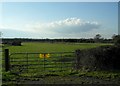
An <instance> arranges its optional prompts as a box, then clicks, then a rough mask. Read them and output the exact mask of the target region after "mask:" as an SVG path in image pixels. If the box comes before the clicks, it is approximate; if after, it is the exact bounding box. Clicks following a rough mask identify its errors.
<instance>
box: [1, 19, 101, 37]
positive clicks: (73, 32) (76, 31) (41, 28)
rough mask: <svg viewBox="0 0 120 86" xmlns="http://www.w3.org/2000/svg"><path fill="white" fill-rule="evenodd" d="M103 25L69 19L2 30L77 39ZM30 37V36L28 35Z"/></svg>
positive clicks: (9, 26) (15, 26)
mask: <svg viewBox="0 0 120 86" xmlns="http://www.w3.org/2000/svg"><path fill="white" fill-rule="evenodd" d="M100 27H101V25H100V24H99V23H98V22H96V21H86V20H82V19H80V18H67V19H64V20H59V21H53V22H47V23H42V22H37V23H35V22H34V23H33V22H32V23H28V24H22V25H21V24H9V25H8V24H4V25H3V26H2V27H1V30H3V31H4V30H5V31H7V30H8V31H9V30H12V32H13V33H14V31H18V32H19V31H20V32H21V33H24V34H26V33H27V34H31V36H32V35H34V36H36V37H77V36H81V35H80V34H83V33H91V32H92V31H94V30H98V29H99V30H100ZM28 36H29V35H28Z"/></svg>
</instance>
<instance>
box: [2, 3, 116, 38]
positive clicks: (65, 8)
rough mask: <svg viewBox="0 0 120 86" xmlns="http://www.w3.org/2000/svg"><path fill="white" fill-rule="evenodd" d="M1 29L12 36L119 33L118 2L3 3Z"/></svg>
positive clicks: (3, 32)
mask: <svg viewBox="0 0 120 86" xmlns="http://www.w3.org/2000/svg"><path fill="white" fill-rule="evenodd" d="M0 4H1V5H0V8H1V10H2V11H0V12H1V13H0V16H1V19H0V22H1V24H0V31H1V32H2V37H7V38H8V37H9V38H93V37H94V36H95V35H96V34H101V35H102V37H104V38H111V37H112V35H113V34H118V2H3V3H0Z"/></svg>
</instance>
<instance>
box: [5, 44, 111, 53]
mask: <svg viewBox="0 0 120 86" xmlns="http://www.w3.org/2000/svg"><path fill="white" fill-rule="evenodd" d="M104 45H111V44H108V43H106V44H105V43H38V42H28V43H27V42H26V43H22V46H7V47H5V48H8V49H9V50H10V53H14V52H72V51H73V52H74V51H75V50H76V49H89V48H95V47H98V46H104Z"/></svg>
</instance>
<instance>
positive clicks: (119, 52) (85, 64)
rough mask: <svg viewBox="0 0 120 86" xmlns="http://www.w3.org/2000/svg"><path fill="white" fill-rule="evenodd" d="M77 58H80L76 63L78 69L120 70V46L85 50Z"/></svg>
mask: <svg viewBox="0 0 120 86" xmlns="http://www.w3.org/2000/svg"><path fill="white" fill-rule="evenodd" d="M77 58H80V60H79V61H76V62H77V64H78V65H77V67H76V68H78V69H80V68H83V69H89V70H120V66H119V65H120V47H118V46H101V47H98V48H93V49H89V50H83V51H81V52H80V54H79V56H78V57H77ZM76 60H77V59H76Z"/></svg>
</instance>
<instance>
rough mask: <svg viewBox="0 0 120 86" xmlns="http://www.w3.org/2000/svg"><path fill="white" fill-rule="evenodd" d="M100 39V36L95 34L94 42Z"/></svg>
mask: <svg viewBox="0 0 120 86" xmlns="http://www.w3.org/2000/svg"><path fill="white" fill-rule="evenodd" d="M101 37H102V36H101V35H100V34H96V35H95V37H94V40H95V42H100V39H101Z"/></svg>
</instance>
